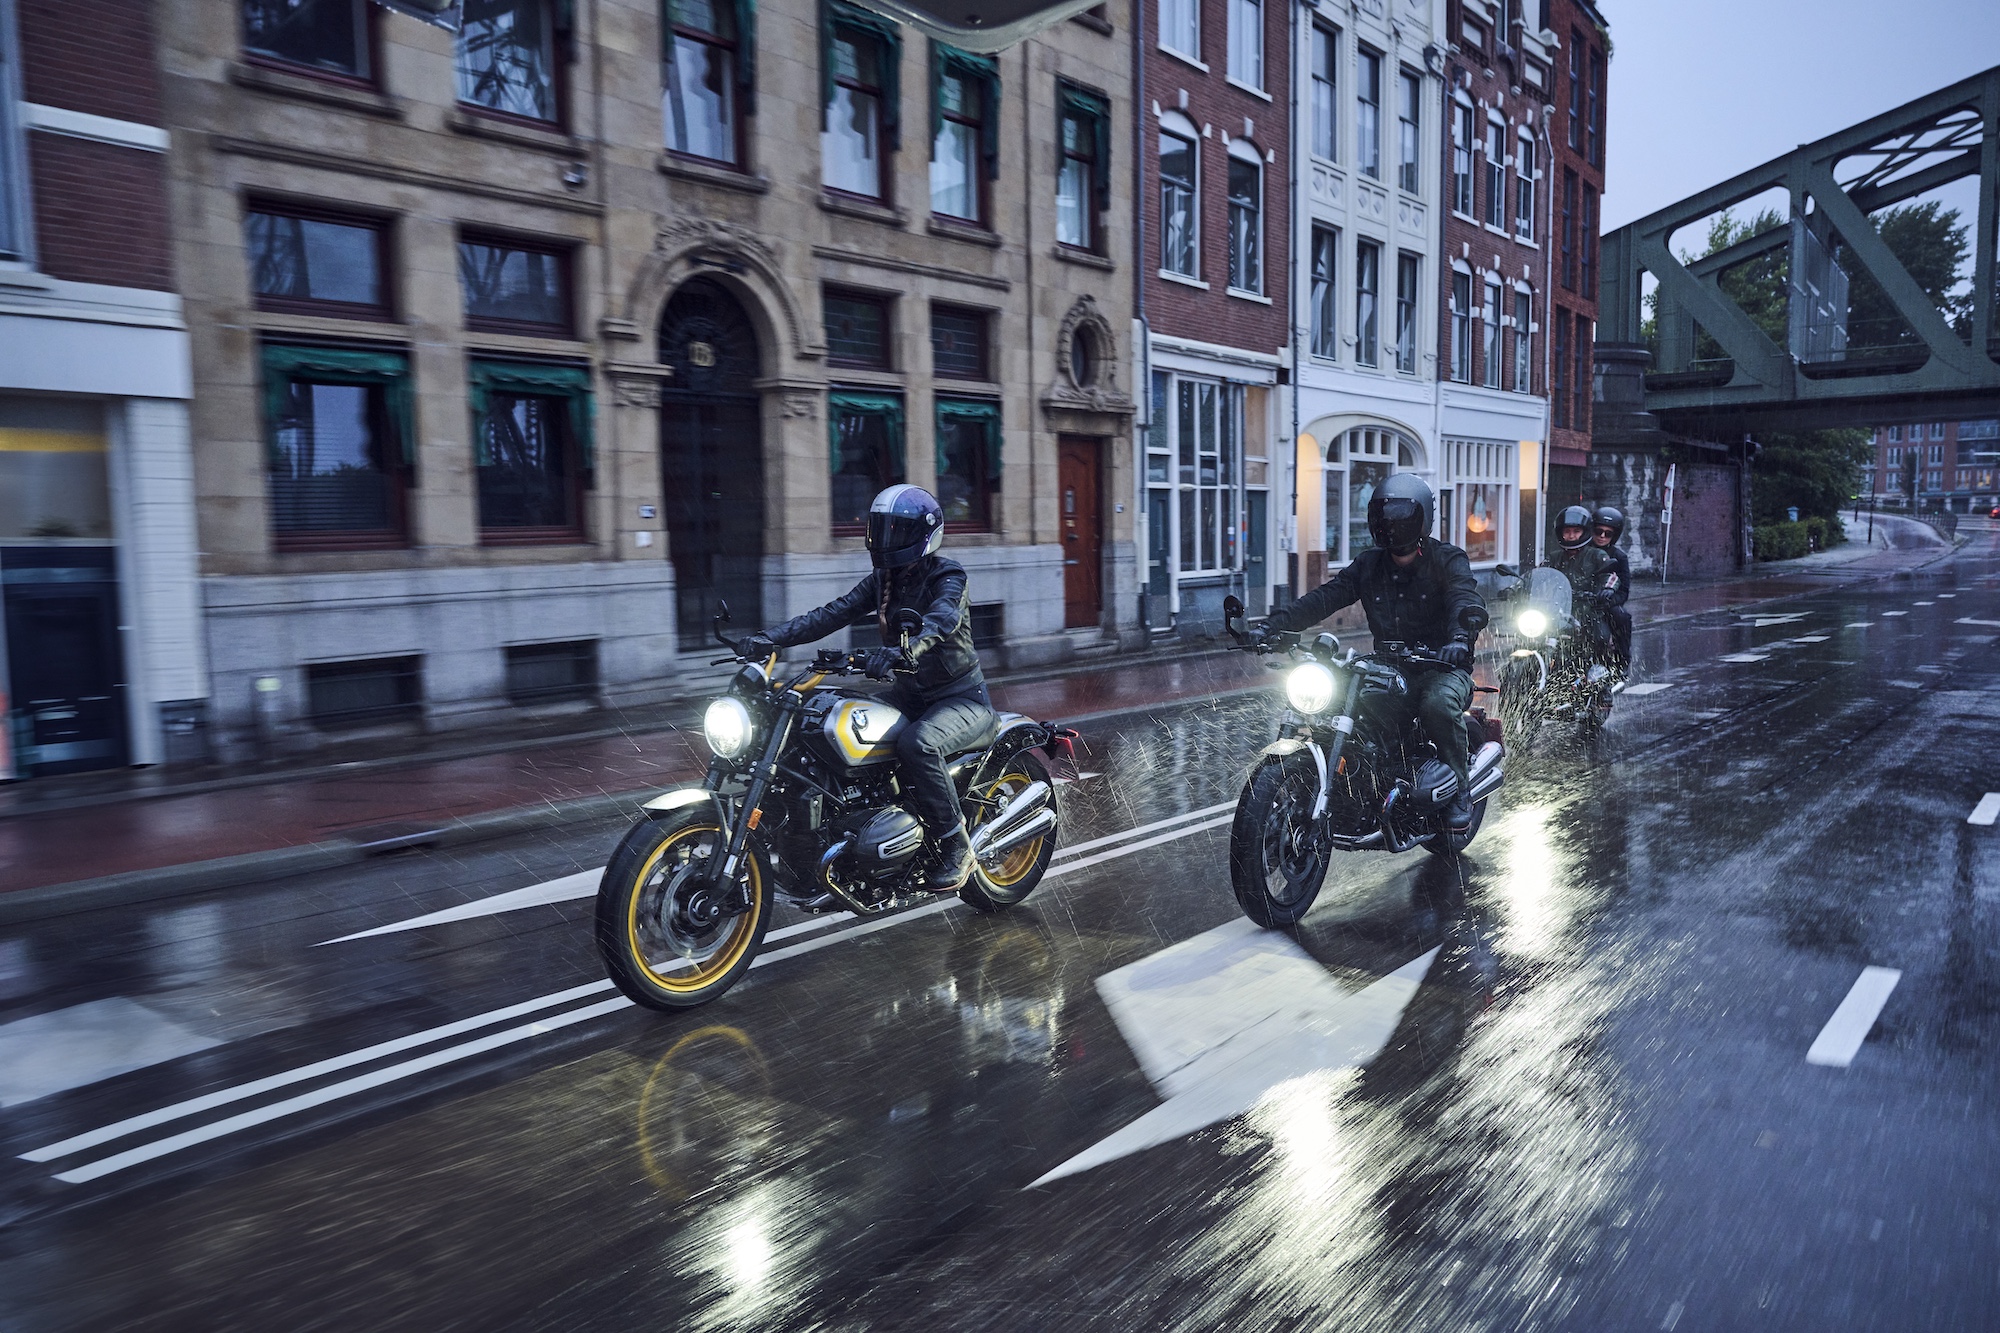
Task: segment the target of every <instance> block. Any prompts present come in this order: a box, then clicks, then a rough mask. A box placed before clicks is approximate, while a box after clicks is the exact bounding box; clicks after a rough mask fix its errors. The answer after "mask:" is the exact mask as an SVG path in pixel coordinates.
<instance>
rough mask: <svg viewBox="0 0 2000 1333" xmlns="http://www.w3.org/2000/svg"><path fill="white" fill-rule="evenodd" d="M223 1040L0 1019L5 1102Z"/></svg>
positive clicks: (101, 1007)
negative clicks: (9, 1021) (3, 1021)
mask: <svg viewBox="0 0 2000 1333" xmlns="http://www.w3.org/2000/svg"><path fill="white" fill-rule="evenodd" d="M1987 822H1988V823H1991V822H1992V821H1991V820H1988V821H1987ZM219 1044H220V1043H219V1042H218V1041H217V1040H216V1039H215V1038H214V1037H207V1036H203V1035H202V1034H201V1033H199V1032H191V1031H189V1030H188V1029H187V1028H184V1027H182V1026H181V1025H180V1024H178V1023H176V1022H174V1021H172V1020H171V1019H168V1018H163V1017H161V1016H160V1015H159V1014H156V1013H154V1012H153V1011H152V1010H151V1009H148V1008H147V1007H146V1006H145V1005H143V1004H139V1003H137V1002H136V1001H133V1000H128V999H125V998H124V997H123V996H117V997H114V998H112V999H108V1000H91V1001H90V1002H88V1003H86V1004H77V1005H71V1006H70V1007H69V1008H67V1009H56V1010H52V1011H50V1012H48V1013H43V1014H34V1015H31V1016H30V1017H27V1018H17V1019H15V1020H14V1021H13V1022H11V1023H0V1107H4V1106H19V1105H20V1104H21V1103H22V1102H32V1101H35V1100H37V1099H38V1098H42V1097H48V1096H52V1095H53V1094H55V1093H58V1092H64V1091H67V1090H68V1089H70V1088H81V1087H85V1086H87V1085H89V1084H92V1083H101V1082H103V1081H104V1080H105V1079H107V1078H116V1077H117V1076H118V1075H120V1074H129V1073H131V1072H132V1071H133V1070H135V1069H144V1068H146V1067H147V1066H148V1065H156V1064H161V1063H163V1062H165V1061H167V1060H176V1059H179V1058H180V1057H181V1056H183V1055H192V1054H194V1053H195V1052H196V1051H205V1050H207V1049H208V1048H209V1047H211V1046H216V1045H219Z"/></svg>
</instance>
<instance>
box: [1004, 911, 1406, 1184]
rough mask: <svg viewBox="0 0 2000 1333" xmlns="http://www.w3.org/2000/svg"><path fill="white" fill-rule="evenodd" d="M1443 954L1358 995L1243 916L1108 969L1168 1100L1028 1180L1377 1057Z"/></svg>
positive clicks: (1110, 988) (1129, 1036)
mask: <svg viewBox="0 0 2000 1333" xmlns="http://www.w3.org/2000/svg"><path fill="white" fill-rule="evenodd" d="M1437 953H1438V951H1437V950H1436V949H1432V950H1431V951H1430V952H1429V953H1426V954H1424V955H1423V956H1421V957H1419V958H1416V959H1413V960H1411V961H1410V962H1409V963H1406V964H1404V965H1403V966H1402V967H1400V968H1398V969H1397V970H1396V971H1394V972H1392V973H1390V974H1389V975H1388V976H1386V977H1383V978H1381V979H1380V980H1378V981H1376V982H1375V983H1374V984H1373V985H1371V986H1369V987H1367V988H1366V989H1365V990H1362V991H1360V992H1358V993H1350V992H1348V991H1347V990H1346V989H1345V988H1343V987H1342V986H1341V985H1340V984H1339V983H1337V982H1336V981H1335V980H1334V979H1333V977H1332V976H1331V975H1329V974H1328V973H1327V971H1326V969H1325V968H1324V967H1323V966H1322V965H1321V964H1320V963H1319V962H1318V960H1316V959H1314V958H1313V957H1312V955H1310V954H1308V953H1307V952H1306V951H1305V950H1304V949H1301V948H1300V947H1299V946H1298V945H1297V944H1295V943H1293V942H1292V940H1291V939H1289V938H1288V937H1286V936H1284V935H1282V934H1279V933H1277V932H1274V931H1264V930H1259V929H1258V928H1257V927H1256V926H1254V925H1252V924H1251V923H1250V922H1248V921H1241V920H1239V921H1232V922H1230V923H1228V924H1227V925H1223V926H1218V927H1216V928H1215V929H1214V930H1210V931H1205V932H1203V933H1202V934H1200V935H1197V936H1195V937H1194V938H1192V939H1189V940H1183V941H1182V942H1181V943H1179V944H1176V945H1173V946H1171V947H1169V948H1166V949H1163V950H1161V951H1160V952H1159V953H1156V954H1153V955H1151V956H1150V957H1147V958H1143V959H1141V960H1139V961H1138V962H1136V963H1132V964H1129V965H1127V966H1125V967H1121V968H1119V969H1118V970H1116V971H1114V972H1109V973H1106V974H1105V975H1104V976H1101V977H1099V978H1098V979H1097V988H1098V991H1099V992H1100V993H1101V994H1102V995H1103V997H1104V1002H1105V1004H1106V1006H1107V1007H1109V1008H1110V1010H1111V1016H1112V1018H1113V1019H1114V1020H1115V1021H1116V1022H1117V1024H1118V1030H1119V1032H1120V1033H1122V1034H1123V1035H1124V1037H1125V1040H1126V1041H1127V1042H1128V1043H1129V1044H1130V1045H1131V1047H1132V1052H1133V1054H1134V1055H1135V1056H1136V1057H1137V1058H1138V1061H1139V1067H1140V1068H1141V1069H1143V1070H1145V1072H1146V1076H1147V1078H1148V1079H1150V1080H1151V1081H1152V1082H1153V1085H1154V1086H1155V1087H1156V1088H1157V1089H1158V1090H1159V1092H1160V1094H1161V1096H1162V1097H1163V1098H1164V1100H1163V1101H1162V1102H1161V1104H1160V1105H1159V1106H1157V1107H1155V1108H1153V1109H1152V1110H1151V1111H1148V1112H1147V1113H1146V1114H1144V1115H1142V1116H1140V1117H1139V1118H1138V1119H1137V1120H1134V1121H1132V1122H1131V1123H1130V1124H1128V1125H1126V1126H1125V1127H1124V1128H1122V1129H1120V1130H1118V1131H1116V1132H1115V1133H1113V1134H1111V1135H1110V1136H1109V1137H1107V1138H1104V1139H1101V1140H1099V1141H1098V1142H1097V1143H1095V1144H1092V1145H1091V1146H1090V1147H1088V1148H1086V1149H1084V1150H1083V1151H1082V1152H1080V1153H1078V1154H1077V1155H1076V1156H1074V1157H1071V1158H1070V1159H1069V1160H1068V1161H1065V1162H1063V1163H1062V1164H1060V1165H1059V1166H1057V1167H1055V1168H1054V1169H1053V1170H1051V1171H1049V1172H1047V1173H1046V1174H1044V1175H1043V1176H1041V1177H1040V1178H1039V1179H1037V1180H1036V1181H1034V1183H1033V1184H1031V1185H1030V1186H1029V1187H1028V1188H1030V1189H1033V1188H1034V1187H1035V1186H1036V1185H1045V1184H1047V1183H1049V1182H1050V1181H1053V1180H1059V1179H1061V1178H1062V1177H1064V1176H1069V1175H1075V1174H1076V1173H1078V1172H1080V1171H1088V1170H1090V1169H1091V1168H1092V1167H1095V1166H1101V1165H1103V1164H1104V1163H1106V1162H1109V1161H1114V1160H1116V1159H1117V1158H1120V1157H1125V1156H1128V1155H1129V1154H1131V1153H1135V1152H1138V1151H1140V1150H1141V1149H1144V1148H1150V1147H1153V1146H1154V1145H1156V1144H1160V1143H1166V1142H1169V1141H1171V1140H1173V1139H1177V1138H1180V1137H1182V1136H1183V1135H1186V1134H1191V1133H1193V1132H1194V1131H1195V1130H1198V1129H1201V1128H1203V1127H1205V1126H1207V1125H1212V1124H1215V1123H1217V1122H1218V1121H1222V1120H1227V1119H1230V1118H1231V1117H1233V1116H1238V1115H1241V1114H1243V1113H1244V1112H1246V1111H1248V1110H1250V1109H1252V1108H1253V1107H1255V1106H1256V1105H1257V1104H1258V1103H1259V1102H1260V1101H1262V1100H1263V1099H1264V1098H1265V1097H1266V1096H1267V1095H1269V1094H1271V1093H1273V1092H1275V1091H1277V1090H1278V1089H1280V1088H1281V1087H1282V1086H1283V1085H1284V1084H1286V1083H1289V1082H1291V1081H1292V1080H1294V1079H1298V1078H1303V1077H1305V1076H1306V1075H1308V1074H1314V1073H1318V1072H1320V1071H1322V1070H1337V1069H1348V1068H1353V1067H1355V1066H1359V1065H1365V1064H1367V1063H1368V1062H1369V1061H1371V1060H1373V1059H1374V1058H1375V1057H1376V1056H1377V1055H1378V1054H1380V1052H1381V1050H1382V1048H1383V1047H1384V1046H1386V1045H1387V1044H1388V1041H1389V1038H1390V1037H1391V1036H1392V1035H1394V1033H1395V1031H1396V1025H1397V1023H1398V1022H1400V1021H1401V1019H1402V1016H1403V1011H1404V1010H1405V1009H1407V1008H1408V1007H1409V1004H1410V1001H1411V999H1412V998H1414V997H1415V995H1416V993H1417V990H1418V988H1419V987H1420V986H1421V985H1422V984H1423V979H1424V975H1425V974H1426V973H1427V972H1428V971H1429V970H1430V965H1431V962H1432V960H1433V959H1435V958H1436V957H1437Z"/></svg>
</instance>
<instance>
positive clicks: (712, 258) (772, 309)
mask: <svg viewBox="0 0 2000 1333" xmlns="http://www.w3.org/2000/svg"><path fill="white" fill-rule="evenodd" d="M698 274H706V275H709V276H712V277H715V278H717V279H720V280H722V281H724V282H725V283H727V284H728V285H729V286H732V287H734V288H736V289H737V293H738V296H739V298H740V299H741V300H742V302H743V304H744V308H745V309H746V310H748V311H749V312H750V315H751V318H752V320H753V321H754V322H755V323H756V324H757V326H758V329H759V335H760V339H761V340H763V341H765V342H768V343H775V344H777V345H773V346H768V347H767V348H766V349H765V354H766V355H767V356H776V355H779V354H780V353H781V352H782V351H784V350H787V348H788V349H789V351H790V352H791V354H792V355H793V356H795V357H800V358H804V359H808V360H812V359H817V358H819V357H821V356H823V355H825V353H826V342H825V338H824V337H823V335H822V334H821V332H820V327H819V322H818V321H817V320H815V319H807V318H806V317H805V315H804V313H803V312H802V311H801V310H800V309H799V306H798V303H797V301H796V300H795V299H794V298H793V295H792V290H791V284H790V283H789V282H787V280H786V278H785V275H784V272H783V271H782V270H781V269H780V267H779V257H778V249H777V247H776V246H775V245H774V244H772V243H771V242H770V241H767V240H766V239H765V238H764V237H763V236H761V235H759V234H758V233H757V232H755V231H753V230H751V229H750V228H748V227H742V226H738V225H737V224H735V223H733V222H725V221H722V220H720V219H717V218H709V217H699V216H696V215H693V214H688V213H676V214H673V215H672V216H669V217H663V218H661V219H660V222H659V226H658V229H657V230H656V232H655V234H654V240H653V251H652V253H651V254H649V255H647V256H646V258H645V259H644V260H643V261H642V262H641V263H640V265H639V271H638V273H637V275H636V276H635V277H634V278H633V280H632V285H631V287H629V288H628V289H627V292H626V298H625V311H624V318H625V319H626V320H627V321H629V322H630V323H631V324H632V325H634V326H635V327H637V328H639V329H643V330H650V329H654V328H657V327H658V325H659V321H660V312H661V311H662V310H664V309H665V308H666V303H667V299H668V297H670V296H671V295H672V294H673V292H674V289H675V288H677V287H679V286H680V285H681V284H682V283H684V282H686V281H687V280H688V279H689V278H691V277H694V276H696V275H698Z"/></svg>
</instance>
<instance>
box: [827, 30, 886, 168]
mask: <svg viewBox="0 0 2000 1333" xmlns="http://www.w3.org/2000/svg"><path fill="white" fill-rule="evenodd" d="M835 28H852V29H854V30H855V31H857V32H861V33H865V34H866V35H867V36H869V37H871V38H873V39H874V40H875V41H876V42H877V43H878V44H879V45H880V47H881V52H880V56H881V60H880V64H881V70H882V138H883V139H884V140H885V141H886V142H887V143H888V145H889V147H890V148H892V149H895V148H901V147H902V146H903V89H902V74H903V30H902V29H901V28H900V27H898V26H897V25H896V24H895V23H894V22H892V21H890V20H889V19H885V18H883V17H882V16H881V15H880V14H877V13H875V12H873V11H872V10H867V9H863V8H861V7H860V6H859V5H850V4H847V3H845V0H820V7H819V82H820V88H819V127H820V129H822V130H824V129H825V128H826V113H827V108H828V107H831V106H832V105H833V88H834V82H833V33H834V29H835Z"/></svg>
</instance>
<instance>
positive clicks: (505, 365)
mask: <svg viewBox="0 0 2000 1333" xmlns="http://www.w3.org/2000/svg"><path fill="white" fill-rule="evenodd" d="M467 379H468V381H469V382H470V387H471V399H472V401H471V407H472V438H473V445H474V456H473V463H474V466H475V467H476V468H477V470H478V474H479V527H480V536H481V538H482V540H484V541H486V542H487V543H489V544H494V543H504V544H511V543H522V542H578V541H582V540H583V488H584V484H585V477H586V475H587V473H588V471H589V461H590V458H589V456H590V436H591V421H590V408H591V401H590V372H589V371H588V370H586V369H584V368H583V367H581V366H552V365H540V364H533V363H528V362H513V361H486V360H480V359H474V360H473V362H472V363H471V366H470V368H469V373H468V375H467Z"/></svg>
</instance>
